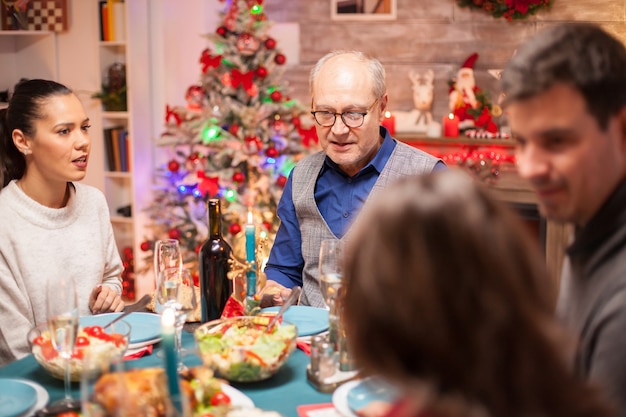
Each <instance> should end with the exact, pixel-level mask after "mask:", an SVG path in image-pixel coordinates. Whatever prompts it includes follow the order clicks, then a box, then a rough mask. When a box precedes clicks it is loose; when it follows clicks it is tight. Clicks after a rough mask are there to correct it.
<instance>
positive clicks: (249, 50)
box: [237, 33, 260, 56]
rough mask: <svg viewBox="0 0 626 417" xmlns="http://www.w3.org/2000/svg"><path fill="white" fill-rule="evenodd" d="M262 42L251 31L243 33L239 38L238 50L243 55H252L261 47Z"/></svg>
mask: <svg viewBox="0 0 626 417" xmlns="http://www.w3.org/2000/svg"><path fill="white" fill-rule="evenodd" d="M259 46H260V42H259V40H258V39H257V38H255V37H254V36H252V35H251V34H249V33H242V34H241V35H239V37H238V38H237V50H238V51H239V53H241V55H244V56H250V55H254V53H255V52H256V51H257V50H258V49H259Z"/></svg>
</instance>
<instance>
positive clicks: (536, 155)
mask: <svg viewBox="0 0 626 417" xmlns="http://www.w3.org/2000/svg"><path fill="white" fill-rule="evenodd" d="M502 87H503V90H504V93H505V94H506V98H505V102H504V105H505V108H506V109H507V112H508V115H509V122H510V125H511V130H512V132H513V135H514V137H515V139H516V141H517V159H518V164H519V165H518V168H519V174H520V176H521V177H523V178H525V179H526V180H528V181H529V183H530V185H531V186H532V187H533V188H534V190H535V192H536V194H537V198H538V202H539V208H540V210H541V212H542V213H543V214H544V215H545V216H547V217H548V218H550V219H552V220H555V221H561V222H567V223H571V224H573V225H574V226H575V236H574V241H573V243H572V244H571V246H569V247H568V248H567V253H566V259H565V263H564V266H563V271H562V278H561V289H560V293H559V299H558V305H557V311H558V314H559V316H560V317H561V318H562V319H563V320H564V322H565V324H566V325H568V326H569V327H570V329H571V330H572V331H573V332H574V334H575V335H576V336H577V337H578V346H577V352H576V359H575V369H576V371H577V372H578V373H579V374H580V375H581V376H582V377H585V378H587V379H589V380H591V381H594V382H597V383H598V384H599V385H600V386H601V387H602V388H603V389H604V392H605V393H606V394H607V396H608V398H609V399H610V400H611V401H612V403H613V405H614V406H615V407H616V411H617V413H616V415H617V416H626V354H625V353H626V336H625V335H626V333H625V330H626V210H625V209H624V208H625V207H626V49H625V48H624V45H622V43H621V42H620V41H618V40H617V39H615V38H613V37H612V36H610V35H609V34H607V33H606V32H604V31H603V30H602V29H600V28H599V27H597V26H594V25H590V24H567V25H559V26H555V27H552V28H550V29H548V30H546V31H544V32H542V33H540V34H539V35H538V36H537V37H535V38H534V39H532V40H530V41H529V42H528V43H526V44H525V45H524V46H523V47H522V48H521V49H519V50H518V52H517V54H516V55H515V56H514V57H513V58H512V59H511V61H510V63H509V64H508V65H507V67H506V68H505V70H504V72H503V76H502Z"/></svg>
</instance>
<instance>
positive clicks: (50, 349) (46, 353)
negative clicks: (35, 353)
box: [41, 340, 59, 361]
mask: <svg viewBox="0 0 626 417" xmlns="http://www.w3.org/2000/svg"><path fill="white" fill-rule="evenodd" d="M41 354H42V355H43V357H44V358H45V359H46V360H47V361H51V360H52V359H54V358H56V357H57V356H58V355H59V352H57V350H56V349H55V348H54V346H52V342H51V341H50V340H47V341H45V342H43V343H42V344H41Z"/></svg>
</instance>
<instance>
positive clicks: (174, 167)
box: [167, 159, 180, 172]
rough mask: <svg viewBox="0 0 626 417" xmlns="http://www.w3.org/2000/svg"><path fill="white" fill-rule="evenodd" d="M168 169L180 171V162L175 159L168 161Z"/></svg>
mask: <svg viewBox="0 0 626 417" xmlns="http://www.w3.org/2000/svg"><path fill="white" fill-rule="evenodd" d="M167 169H168V170H169V171H170V172H178V170H179V169H180V164H179V163H178V161H176V160H175V159H172V160H170V161H169V162H168V163H167Z"/></svg>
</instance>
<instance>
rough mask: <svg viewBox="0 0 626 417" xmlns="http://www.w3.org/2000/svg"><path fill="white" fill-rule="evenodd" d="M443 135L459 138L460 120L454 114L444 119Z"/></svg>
mask: <svg viewBox="0 0 626 417" xmlns="http://www.w3.org/2000/svg"><path fill="white" fill-rule="evenodd" d="M443 135H444V136H445V137H448V138H456V137H458V136H459V118H458V117H456V115H455V114H454V113H450V114H449V115H447V116H444V118H443Z"/></svg>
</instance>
